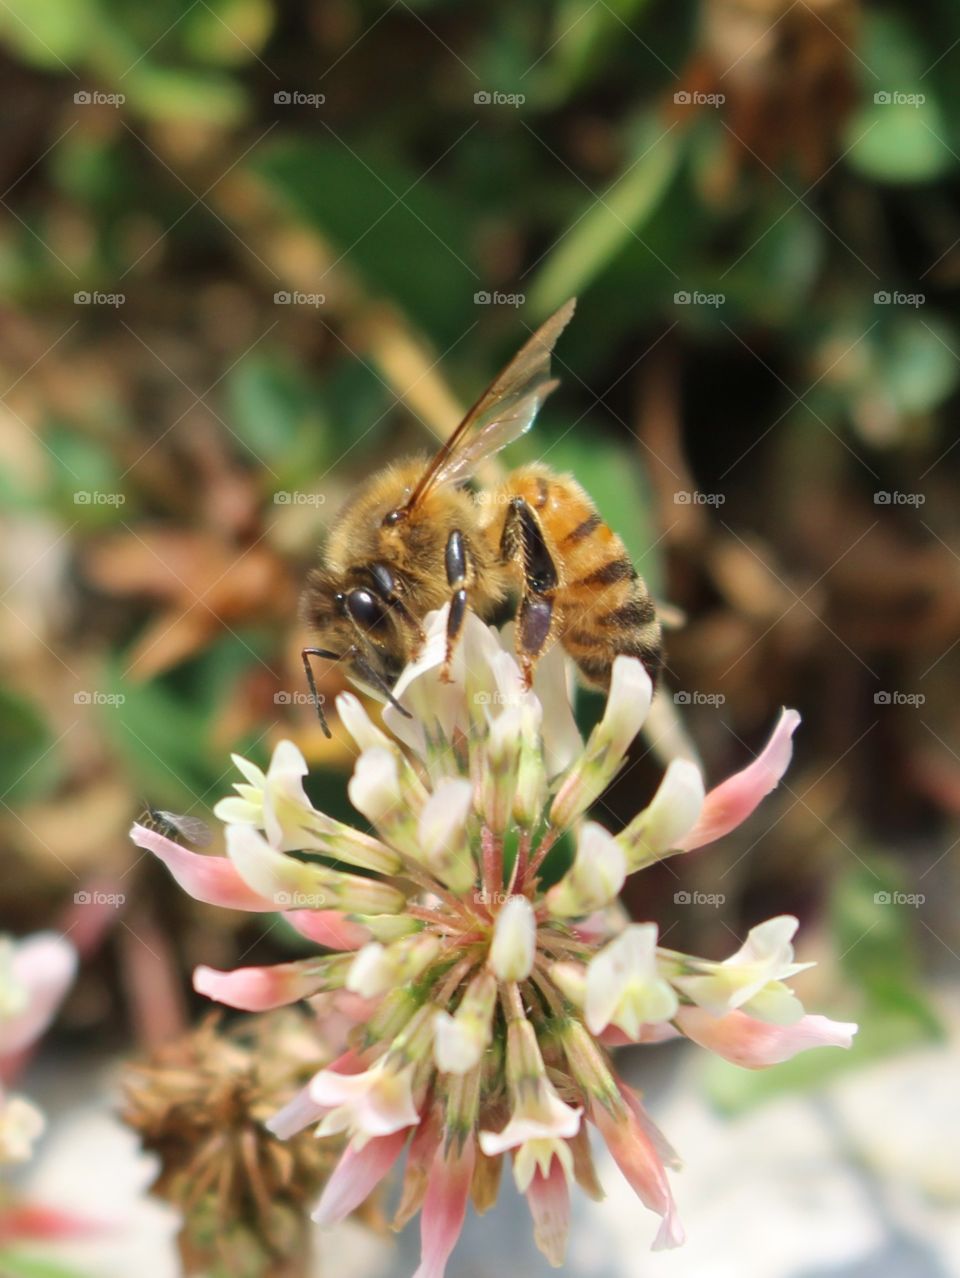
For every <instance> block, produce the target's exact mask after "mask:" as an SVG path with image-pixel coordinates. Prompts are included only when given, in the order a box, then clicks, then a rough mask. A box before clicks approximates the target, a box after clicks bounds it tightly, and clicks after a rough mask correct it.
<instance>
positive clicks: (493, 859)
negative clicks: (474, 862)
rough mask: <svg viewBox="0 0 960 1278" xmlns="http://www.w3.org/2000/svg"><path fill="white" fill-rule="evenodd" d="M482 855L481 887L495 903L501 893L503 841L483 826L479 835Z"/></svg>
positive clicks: (487, 827)
mask: <svg viewBox="0 0 960 1278" xmlns="http://www.w3.org/2000/svg"><path fill="white" fill-rule="evenodd" d="M480 846H481V848H482V855H483V885H484V888H485V890H486V892H487V897H488V899H489V900H491V901H496V900H497V898H498V897H499V896H500V895H501V894H502V892H503V839H502V838H500V837H499V836H498V835H496V834H494V833H493V831H492V830H491V829H490V828H489V826H486V825H485V826H484V827H483V831H482V833H481V835H480Z"/></svg>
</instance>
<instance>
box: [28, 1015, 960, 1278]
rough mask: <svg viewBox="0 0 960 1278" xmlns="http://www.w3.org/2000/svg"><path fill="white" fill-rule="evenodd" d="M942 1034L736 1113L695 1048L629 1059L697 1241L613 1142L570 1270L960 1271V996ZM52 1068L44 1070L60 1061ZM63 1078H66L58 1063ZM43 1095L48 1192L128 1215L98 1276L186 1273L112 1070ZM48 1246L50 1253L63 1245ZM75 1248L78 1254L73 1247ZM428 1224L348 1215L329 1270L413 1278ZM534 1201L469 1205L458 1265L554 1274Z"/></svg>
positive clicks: (461, 1274)
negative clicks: (940, 1042)
mask: <svg viewBox="0 0 960 1278" xmlns="http://www.w3.org/2000/svg"><path fill="white" fill-rule="evenodd" d="M950 1019H951V1020H952V1021H953V1024H954V1034H953V1037H952V1040H951V1042H950V1043H949V1044H948V1045H947V1046H946V1047H943V1046H940V1047H932V1048H931V1047H924V1048H922V1049H917V1050H915V1051H913V1052H910V1053H906V1054H903V1055H900V1056H898V1057H896V1058H895V1059H891V1060H888V1061H885V1062H881V1063H879V1064H875V1065H872V1066H869V1067H867V1068H864V1069H862V1070H861V1071H859V1072H856V1073H851V1074H850V1075H848V1076H845V1077H843V1078H842V1079H840V1080H838V1081H837V1082H835V1083H834V1084H832V1085H831V1086H830V1088H829V1089H828V1090H827V1091H826V1092H825V1093H823V1094H822V1095H819V1096H817V1097H809V1096H803V1097H796V1096H794V1097H790V1098H786V1099H778V1100H776V1101H773V1102H769V1103H767V1104H765V1105H763V1106H761V1107H758V1108H756V1109H754V1110H753V1111H751V1112H749V1113H747V1114H745V1115H742V1116H740V1117H737V1118H735V1119H733V1120H729V1119H725V1118H722V1117H720V1116H718V1115H717V1114H716V1113H715V1112H714V1111H713V1110H712V1109H711V1108H710V1107H709V1106H708V1104H707V1103H706V1102H705V1101H704V1100H703V1098H702V1091H703V1089H702V1087H701V1086H700V1082H699V1068H698V1067H699V1059H698V1054H697V1053H695V1052H692V1051H691V1052H689V1053H686V1052H685V1051H684V1049H683V1048H682V1047H681V1048H679V1050H678V1049H676V1048H675V1047H674V1046H673V1045H671V1046H668V1047H666V1048H660V1049H652V1052H651V1049H647V1053H648V1054H646V1055H645V1054H644V1053H643V1049H640V1050H637V1051H635V1052H634V1053H633V1055H632V1057H630V1058H626V1059H625V1058H624V1057H622V1056H621V1067H622V1068H623V1069H624V1071H625V1072H626V1073H627V1074H628V1076H630V1077H631V1078H632V1079H633V1081H634V1082H637V1083H639V1082H641V1079H642V1083H643V1086H644V1088H645V1091H646V1096H647V1101H648V1104H649V1106H650V1109H651V1111H652V1113H653V1114H654V1115H655V1117H656V1119H657V1121H658V1122H659V1124H660V1125H661V1127H663V1128H664V1130H665V1131H666V1132H667V1134H668V1135H669V1137H670V1139H671V1141H672V1142H673V1144H674V1145H675V1146H676V1148H677V1149H678V1150H679V1151H680V1153H681V1155H682V1156H684V1157H685V1160H686V1168H685V1170H684V1171H683V1172H682V1173H680V1174H678V1175H675V1176H674V1177H673V1184H674V1189H675V1193H676V1196H677V1199H678V1202H679V1205H680V1211H681V1216H682V1218H683V1220H684V1223H685V1225H686V1229H687V1234H688V1241H687V1244H686V1246H685V1247H683V1248H681V1249H680V1250H679V1251H675V1252H666V1253H665V1252H661V1253H656V1254H651V1253H650V1252H649V1251H648V1250H647V1248H648V1247H649V1244H650V1241H651V1239H652V1237H653V1235H654V1233H655V1232H656V1221H655V1218H654V1217H652V1216H651V1215H649V1214H648V1213H647V1212H645V1211H644V1210H643V1209H642V1208H639V1207H638V1205H637V1203H636V1200H635V1198H634V1196H633V1194H632V1193H631V1191H630V1190H629V1189H628V1188H627V1186H626V1184H625V1182H624V1181H623V1180H622V1178H621V1177H620V1175H619V1173H618V1172H617V1170H616V1168H615V1167H614V1166H613V1165H612V1164H611V1163H610V1162H609V1160H608V1159H607V1158H606V1156H605V1155H604V1156H602V1157H601V1158H600V1160H599V1169H600V1173H601V1179H602V1181H603V1183H604V1185H605V1187H606V1189H607V1194H608V1196H607V1198H606V1200H605V1201H604V1202H602V1203H590V1202H588V1201H586V1200H585V1199H583V1198H578V1199H576V1200H575V1211H574V1219H573V1226H572V1230H571V1238H570V1249H569V1253H568V1259H567V1264H566V1266H565V1267H564V1269H563V1271H562V1272H564V1273H567V1274H570V1275H576V1276H582V1278H960V1005H958V1004H956V1003H955V1004H954V1005H953V1007H952V1010H951V1011H950ZM48 1078H49V1076H48ZM61 1078H62V1075H61ZM32 1081H33V1082H34V1083H35V1084H36V1086H35V1087H34V1088H33V1090H34V1094H35V1095H38V1098H41V1099H43V1100H44V1102H45V1103H47V1104H48V1105H49V1109H50V1117H51V1132H50V1135H49V1137H48V1139H47V1141H46V1144H45V1147H44V1150H43V1154H42V1157H41V1159H40V1160H39V1162H38V1164H37V1165H36V1167H35V1168H34V1171H33V1184H34V1186H35V1187H36V1190H37V1192H38V1194H42V1196H43V1198H44V1199H45V1200H46V1201H48V1202H50V1203H59V1204H62V1205H64V1206H68V1207H70V1208H72V1209H73V1210H75V1211H85V1212H89V1213H91V1214H94V1215H97V1216H99V1217H101V1218H103V1219H104V1220H110V1221H115V1222H117V1225H118V1228H117V1229H116V1230H115V1231H113V1232H112V1233H111V1234H110V1236H109V1237H108V1238H106V1239H104V1240H100V1241H97V1242H91V1243H85V1244H83V1245H82V1246H78V1245H76V1244H74V1245H72V1247H71V1248H70V1249H69V1259H70V1261H71V1263H72V1264H73V1265H74V1266H76V1267H78V1268H79V1267H82V1268H83V1269H84V1271H85V1272H86V1273H88V1274H89V1275H90V1278H131V1275H136V1278H179V1270H178V1267H177V1264H176V1260H175V1257H174V1251H173V1246H172V1243H171V1238H172V1234H173V1231H174V1229H175V1222H174V1220H173V1217H172V1213H170V1212H168V1211H167V1210H166V1209H164V1208H162V1207H160V1206H158V1205H156V1204H154V1203H152V1202H150V1201H149V1200H147V1199H145V1198H144V1197H143V1195H142V1188H143V1186H144V1185H145V1184H146V1182H147V1181H148V1180H149V1176H150V1169H149V1164H148V1163H147V1162H146V1160H145V1159H144V1158H143V1157H142V1156H140V1155H139V1153H138V1151H137V1148H136V1144H135V1141H134V1140H133V1138H132V1137H131V1136H130V1135H129V1134H128V1133H127V1132H126V1131H125V1130H124V1129H123V1128H122V1127H120V1126H119V1124H117V1123H116V1121H115V1120H114V1119H113V1118H112V1117H111V1116H110V1112H109V1105H110V1101H109V1095H110V1088H109V1073H108V1072H105V1071H103V1070H99V1071H95V1070H90V1071H86V1072H85V1071H77V1072H75V1073H73V1074H72V1075H71V1078H70V1082H69V1085H67V1084H65V1083H63V1082H60V1083H59V1085H58V1086H57V1087H49V1086H48V1087H43V1086H42V1084H43V1082H44V1078H43V1071H42V1070H40V1069H38V1070H36V1071H34V1077H33V1080H32ZM52 1251H53V1249H50V1251H49V1252H48V1254H52ZM61 1255H62V1257H63V1259H65V1260H66V1259H67V1258H68V1257H67V1253H66V1252H63V1253H61ZM417 1259H418V1239H417V1231H416V1227H414V1228H412V1229H408V1230H407V1231H406V1233H405V1234H404V1235H402V1236H401V1237H400V1239H399V1241H398V1242H396V1243H395V1242H394V1241H393V1239H392V1238H388V1239H380V1238H376V1237H372V1236H370V1235H369V1234H368V1233H367V1232H366V1231H364V1230H362V1229H360V1228H358V1227H356V1226H353V1225H350V1224H347V1225H345V1226H343V1227H341V1228H340V1229H337V1230H334V1231H332V1232H331V1233H329V1234H326V1235H324V1236H322V1237H321V1238H320V1239H319V1240H318V1263H317V1273H318V1274H321V1273H322V1274H323V1275H324V1278H409V1276H410V1275H411V1274H412V1273H413V1271H414V1269H415V1268H416V1264H417ZM555 1272H557V1271H555V1270H551V1269H550V1268H549V1266H548V1265H547V1264H546V1261H545V1260H544V1259H543V1258H542V1257H541V1256H540V1255H539V1253H538V1252H537V1251H536V1249H535V1248H534V1247H533V1244H532V1241H531V1240H530V1228H529V1217H528V1214H527V1210H526V1205H525V1203H524V1202H523V1201H522V1200H519V1199H517V1197H516V1195H515V1194H513V1193H512V1192H511V1187H510V1186H509V1185H505V1186H504V1192H503V1193H502V1194H501V1203H500V1205H499V1207H498V1208H497V1209H495V1210H494V1211H493V1212H491V1213H490V1214H489V1215H488V1216H487V1217H485V1218H484V1219H483V1220H480V1221H478V1220H476V1219H470V1220H468V1222H467V1227H466V1229H465V1231H464V1236H463V1238H462V1240H461V1244H460V1246H459V1248H458V1249H457V1252H456V1253H455V1254H454V1258H453V1261H452V1263H451V1264H450V1266H449V1268H448V1278H502V1276H503V1275H504V1274H509V1275H511V1276H512V1275H524V1278H527V1276H529V1278H541V1276H543V1278H545V1276H546V1275H547V1274H550V1273H555Z"/></svg>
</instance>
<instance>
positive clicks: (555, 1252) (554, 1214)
mask: <svg viewBox="0 0 960 1278" xmlns="http://www.w3.org/2000/svg"><path fill="white" fill-rule="evenodd" d="M527 1203H528V1205H529V1207H530V1214H531V1215H532V1216H533V1239H534V1242H535V1243H536V1244H537V1246H538V1247H539V1248H540V1250H541V1251H542V1252H543V1254H544V1255H545V1256H546V1258H547V1260H549V1262H550V1264H551V1265H553V1266H554V1267H555V1268H559V1266H560V1265H562V1264H563V1257H564V1254H565V1252H566V1250H567V1234H568V1232H569V1230H570V1186H569V1185H568V1184H567V1176H566V1173H565V1172H564V1170H563V1164H562V1163H561V1162H560V1159H559V1158H554V1159H553V1160H552V1161H551V1163H550V1174H549V1176H544V1175H543V1174H542V1172H541V1171H540V1168H539V1167H538V1168H537V1170H536V1171H535V1172H534V1174H533V1180H532V1181H531V1182H530V1188H529V1189H528V1190H527Z"/></svg>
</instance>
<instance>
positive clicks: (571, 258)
mask: <svg viewBox="0 0 960 1278" xmlns="http://www.w3.org/2000/svg"><path fill="white" fill-rule="evenodd" d="M682 138H683V133H682V130H681V129H680V127H679V126H674V127H673V128H670V126H669V125H665V124H664V123H663V121H662V120H661V119H660V118H659V117H653V118H651V119H650V120H649V121H648V122H647V124H646V126H645V127H644V130H643V133H642V136H641V138H640V142H639V145H638V147H637V153H638V157H639V158H638V159H637V160H636V161H635V162H634V164H633V165H631V166H628V168H627V169H625V170H624V173H623V174H622V175H621V177H620V178H619V179H617V180H616V181H614V182H613V183H611V184H610V185H609V186H607V187H606V189H605V190H603V191H598V192H597V196H599V197H600V198H599V199H598V198H596V197H595V196H593V195H589V194H587V193H586V192H585V193H584V201H583V205H584V207H583V208H582V209H581V211H580V212H579V213H578V215H577V217H576V218H575V219H574V220H573V222H572V223H571V224H570V226H569V227H568V229H567V231H566V233H564V234H561V236H560V238H559V239H558V240H557V243H556V246H555V248H554V249H553V250H552V252H551V253H550V255H549V256H548V258H547V259H546V261H545V262H544V264H543V266H542V267H541V268H540V270H539V271H538V273H537V275H536V278H535V280H534V283H533V286H532V288H531V290H530V293H529V296H528V302H529V305H530V308H531V310H532V311H533V313H534V314H535V315H538V316H546V315H548V314H550V313H551V312H552V311H555V310H556V309H557V307H558V306H560V305H561V304H562V303H563V302H565V301H566V299H567V298H568V297H572V296H573V295H574V294H576V293H579V292H581V291H582V290H583V289H585V288H586V287H587V286H588V285H589V284H590V283H591V281H592V280H593V279H594V278H595V277H596V276H597V275H598V274H599V273H600V272H601V271H603V270H604V269H605V268H606V267H607V266H609V265H610V263H611V262H612V261H613V259H614V258H615V257H616V256H617V255H618V254H619V253H620V252H621V250H622V249H623V248H624V247H625V246H627V245H628V244H629V243H630V242H631V241H632V240H633V239H634V238H635V236H636V235H637V234H639V233H640V232H641V231H642V229H643V226H644V224H645V223H646V222H647V220H648V219H649V218H650V217H652V215H653V213H654V212H655V210H656V208H657V206H658V205H659V203H660V201H661V200H662V199H663V197H664V195H665V193H666V191H667V188H668V187H669V185H670V183H671V181H672V179H673V176H674V174H675V173H676V171H677V168H678V165H679V162H680V159H681V156H682V155H683V150H684V148H683V140H682Z"/></svg>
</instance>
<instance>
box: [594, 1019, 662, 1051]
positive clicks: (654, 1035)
mask: <svg viewBox="0 0 960 1278" xmlns="http://www.w3.org/2000/svg"><path fill="white" fill-rule="evenodd" d="M679 1033H680V1032H679V1030H676V1029H674V1027H673V1026H672V1025H671V1024H670V1022H669V1021H657V1022H656V1023H655V1024H650V1025H642V1026H641V1027H640V1037H639V1038H631V1037H630V1035H629V1034H625V1033H624V1031H623V1030H622V1029H620V1027H619V1026H618V1025H608V1026H607V1028H606V1029H605V1030H604V1031H603V1033H602V1034H599V1035H598V1036H597V1037H598V1040H599V1041H600V1042H601V1043H602V1044H603V1045H604V1047H626V1046H627V1044H629V1043H666V1042H668V1041H669V1040H670V1039H671V1038H678V1037H679Z"/></svg>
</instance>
